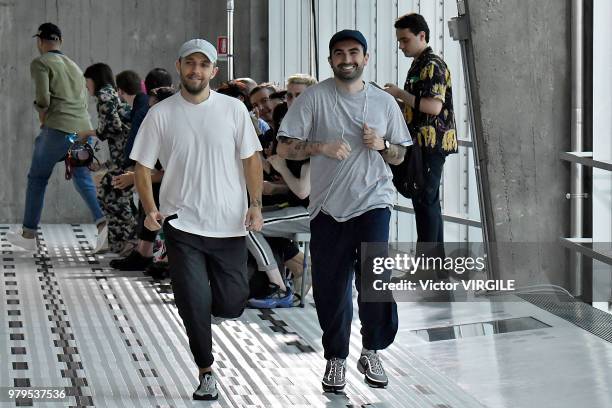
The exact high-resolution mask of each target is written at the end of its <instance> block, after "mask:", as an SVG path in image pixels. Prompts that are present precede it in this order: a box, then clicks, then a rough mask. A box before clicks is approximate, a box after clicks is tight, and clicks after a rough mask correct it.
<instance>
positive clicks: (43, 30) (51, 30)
mask: <svg viewBox="0 0 612 408" xmlns="http://www.w3.org/2000/svg"><path fill="white" fill-rule="evenodd" d="M33 37H38V38H40V39H42V40H52V41H59V40H61V39H62V31H61V30H60V29H59V27H58V26H56V25H55V24H53V23H43V24H41V25H40V27H38V32H37V33H36V34H34V35H33V36H32V38H33Z"/></svg>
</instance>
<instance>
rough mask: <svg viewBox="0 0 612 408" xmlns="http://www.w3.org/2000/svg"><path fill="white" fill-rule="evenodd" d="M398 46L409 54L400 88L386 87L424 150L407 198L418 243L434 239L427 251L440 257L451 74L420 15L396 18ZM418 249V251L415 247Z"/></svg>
mask: <svg viewBox="0 0 612 408" xmlns="http://www.w3.org/2000/svg"><path fill="white" fill-rule="evenodd" d="M395 29H396V36H397V41H398V43H399V48H400V50H402V52H403V53H404V55H405V56H406V57H408V58H414V60H413V61H412V66H411V67H410V70H409V71H408V76H407V78H406V83H405V85H404V89H401V88H399V87H398V86H396V85H394V84H386V85H385V88H386V90H387V92H389V93H390V94H391V95H392V96H394V97H395V98H397V99H399V100H400V101H402V102H403V104H404V116H405V119H406V123H407V124H408V130H410V134H411V135H412V138H413V139H416V140H417V141H418V144H419V146H420V147H421V149H422V153H423V170H424V172H425V186H424V188H423V191H422V193H421V194H420V195H419V196H418V197H416V198H413V199H412V203H413V206H414V212H415V219H416V225H417V236H418V242H421V243H439V244H440V245H434V246H433V248H434V249H435V250H434V251H433V252H434V253H432V252H429V254H430V255H432V256H435V255H438V256H443V255H444V249H443V247H442V245H441V243H442V242H444V226H443V224H442V210H441V207H440V179H441V177H442V169H443V166H444V161H445V160H446V156H447V155H449V154H452V153H457V131H456V126H455V114H454V111H453V93H452V86H451V73H450V70H449V69H448V66H447V65H446V63H445V62H444V60H442V58H440V57H439V56H438V55H436V54H434V53H433V50H432V49H431V47H430V46H429V44H428V43H429V27H428V26H427V22H426V21H425V19H424V18H423V16H421V15H420V14H416V13H413V14H406V15H403V16H401V17H399V18H398V19H397V20H396V21H395ZM418 253H421V252H420V251H419V252H418Z"/></svg>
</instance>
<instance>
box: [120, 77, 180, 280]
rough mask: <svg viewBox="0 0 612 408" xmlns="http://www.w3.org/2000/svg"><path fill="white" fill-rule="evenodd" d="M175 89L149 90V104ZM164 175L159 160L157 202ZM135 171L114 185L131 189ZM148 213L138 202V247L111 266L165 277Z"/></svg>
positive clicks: (155, 182)
mask: <svg viewBox="0 0 612 408" xmlns="http://www.w3.org/2000/svg"><path fill="white" fill-rule="evenodd" d="M173 94H174V89H172V88H171V87H161V88H154V89H152V90H151V91H149V98H148V104H149V105H150V106H153V105H155V104H156V103H158V102H161V101H162V100H164V99H166V98H168V97H170V96H172V95H173ZM162 177H163V169H162V167H161V165H160V163H159V161H158V162H157V164H156V166H155V172H154V173H152V175H151V181H152V183H153V184H152V187H153V198H154V200H155V201H156V202H159V188H160V186H161V179H162ZM134 181H135V180H134V172H133V171H128V172H126V173H124V174H122V175H120V176H117V177H115V178H114V179H113V183H114V184H113V185H114V186H115V188H120V189H130V188H132V186H133V185H134ZM145 218H146V214H145V212H144V208H143V207H142V204H141V203H140V202H139V203H138V225H137V229H136V232H137V235H138V243H137V245H136V248H135V249H134V250H133V251H132V252H131V253H130V254H129V255H128V256H127V257H125V258H119V259H113V260H112V261H111V262H110V266H111V267H112V268H114V269H119V270H122V271H140V270H144V271H145V274H147V275H151V276H152V277H154V278H163V277H165V276H166V272H167V271H166V268H165V267H164V266H160V265H158V264H155V263H154V262H153V247H154V243H155V236H156V235H157V232H155V231H150V230H149V229H148V228H145V226H144V220H145Z"/></svg>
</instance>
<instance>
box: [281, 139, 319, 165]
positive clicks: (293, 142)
mask: <svg viewBox="0 0 612 408" xmlns="http://www.w3.org/2000/svg"><path fill="white" fill-rule="evenodd" d="M278 143H280V144H283V145H284V146H286V147H288V151H287V157H286V158H287V159H289V160H304V159H307V158H309V157H310V156H312V155H314V154H317V153H318V152H319V151H320V146H321V143H319V142H306V141H303V140H297V139H292V138H289V137H281V138H279V141H278Z"/></svg>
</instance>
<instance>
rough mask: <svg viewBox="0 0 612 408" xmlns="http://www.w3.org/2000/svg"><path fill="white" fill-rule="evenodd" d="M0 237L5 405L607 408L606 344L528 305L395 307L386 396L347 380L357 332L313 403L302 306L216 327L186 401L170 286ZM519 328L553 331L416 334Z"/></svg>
mask: <svg viewBox="0 0 612 408" xmlns="http://www.w3.org/2000/svg"><path fill="white" fill-rule="evenodd" d="M8 228H9V226H8V225H0V238H1V241H0V246H1V250H2V256H1V258H0V259H1V262H0V290H1V296H0V299H2V302H1V304H0V357H1V358H0V359H1V362H2V363H1V365H0V391H1V392H2V394H3V395H1V396H0V407H14V406H35V407H86V406H96V407H191V406H198V407H200V406H202V407H205V406H210V407H266V408H267V407H292V406H303V407H306V406H308V407H311V406H312V407H366V406H367V407H402V408H406V407H419V408H420V407H431V408H464V407H485V406H486V407H532V406H542V407H544V406H555V407H575V406H578V403H580V404H579V405H581V406H588V407H610V406H612V392H610V390H612V375H611V374H610V367H611V366H612V364H611V362H612V345H611V344H610V343H607V342H605V341H603V340H601V339H599V338H598V337H595V336H593V335H591V334H589V333H587V332H584V331H582V330H580V329H577V328H576V327H575V326H573V325H571V324H569V323H567V322H565V321H564V320H562V319H560V318H558V317H556V316H553V315H551V314H549V313H547V312H544V311H543V310H541V309H538V308H537V307H535V306H533V305H530V304H528V303H527V302H507V303H489V302H484V303H479V304H470V303H455V304H452V305H449V304H433V303H430V304H426V303H421V304H418V303H401V304H399V311H400V331H399V333H398V336H397V339H396V341H395V343H394V345H393V346H392V347H390V348H389V349H388V350H385V351H384V352H383V354H382V355H383V361H384V364H385V368H386V370H387V373H388V375H389V377H390V385H389V387H388V388H387V389H385V390H380V389H372V388H369V387H368V386H367V385H365V384H364V382H363V377H362V376H361V375H360V374H359V373H358V372H357V370H356V363H357V357H358V355H359V350H360V348H361V343H360V336H359V322H358V321H357V320H355V321H354V324H353V330H352V336H351V353H350V357H349V360H348V362H347V367H348V371H347V387H346V389H345V394H338V395H335V394H325V393H323V392H322V391H321V384H320V380H321V376H322V374H323V370H324V367H325V361H324V360H323V357H322V350H321V345H320V329H319V326H318V322H317V318H316V312H315V310H314V308H313V306H312V304H311V303H308V305H307V306H306V308H304V309H299V308H292V309H276V310H264V311H262V310H252V309H251V310H246V311H245V313H244V314H243V316H242V317H241V318H240V320H238V321H229V322H224V323H223V324H221V325H220V326H214V327H213V342H214V343H213V352H214V354H215V359H216V361H215V366H214V369H215V372H216V374H217V378H218V384H219V391H220V397H219V400H218V401H215V402H195V401H192V400H191V394H192V392H193V390H194V388H195V386H196V376H195V372H196V370H195V366H194V364H193V361H192V358H191V354H190V352H189V348H188V344H187V338H186V335H185V332H184V329H183V327H182V324H181V321H180V318H179V316H178V312H177V310H176V308H175V306H174V304H173V296H172V292H171V289H170V285H169V283H168V282H167V281H165V282H161V283H159V282H155V281H153V280H151V279H150V278H147V277H145V276H143V275H142V274H141V273H140V272H119V271H114V270H112V269H110V268H108V261H109V259H110V258H109V257H108V256H104V255H97V256H92V255H91V254H90V248H91V247H90V243H91V242H92V240H93V234H94V227H93V226H91V225H44V226H43V227H42V228H41V231H40V234H39V252H38V253H37V254H35V255H32V254H31V253H26V252H20V251H17V250H14V248H13V247H12V246H11V245H10V244H8V243H7V242H6V239H5V237H4V234H5V232H6V231H7V230H8ZM310 302H311V301H310ZM516 316H533V317H536V318H537V319H538V320H540V321H542V322H545V323H546V324H548V325H550V326H551V327H550V328H545V329H537V330H528V331H522V332H515V333H507V334H495V335H488V336H476V337H470V338H463V339H457V340H447V341H437V342H428V341H426V340H423V339H422V338H420V337H419V336H417V335H416V334H415V333H414V332H413V331H414V330H417V329H422V328H428V327H440V326H448V325H450V324H457V323H466V322H482V321H487V320H495V319H501V318H508V317H516ZM578 367H579V368H578ZM570 370H571V373H572V374H571V387H570V384H569V381H570V380H569V379H565V378H567V375H568V374H569V372H570ZM593 376H596V377H595V378H596V381H594V377H593ZM563 381H567V382H568V384H562V383H561V382H563ZM14 387H47V388H48V387H60V388H61V389H63V390H65V391H66V393H67V394H68V395H69V396H68V397H66V398H64V399H62V400H61V401H58V400H55V401H53V400H45V401H43V400H37V399H27V398H26V399H21V400H19V401H15V400H14V399H9V398H8V397H7V393H8V390H9V389H14ZM576 390H579V392H578V393H576Z"/></svg>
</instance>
